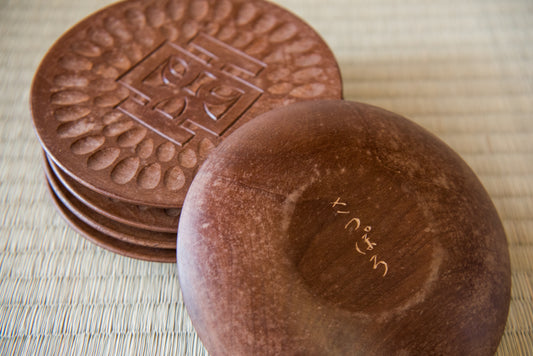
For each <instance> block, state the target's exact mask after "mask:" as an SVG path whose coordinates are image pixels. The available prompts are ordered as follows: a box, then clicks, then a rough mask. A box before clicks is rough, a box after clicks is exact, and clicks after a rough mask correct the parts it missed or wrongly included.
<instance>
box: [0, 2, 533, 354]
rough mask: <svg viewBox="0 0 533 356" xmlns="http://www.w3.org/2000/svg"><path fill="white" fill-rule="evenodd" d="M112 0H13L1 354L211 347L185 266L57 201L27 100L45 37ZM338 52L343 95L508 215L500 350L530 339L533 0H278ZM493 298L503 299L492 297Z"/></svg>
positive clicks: (2, 109)
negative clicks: (146, 251) (187, 290)
mask: <svg viewBox="0 0 533 356" xmlns="http://www.w3.org/2000/svg"><path fill="white" fill-rule="evenodd" d="M108 3H109V2H107V1H102V0H99V1H81V0H52V1H44V0H41V1H39V0H21V1H9V0H7V1H6V0H0V201H1V205H0V219H1V227H0V354H1V355H11V354H15V355H19V354H21V355H77V354H87V355H96V354H98V355H103V354H105V355H107V354H118V355H137V354H143V355H171V354H176V355H206V354H207V352H206V351H205V349H204V348H203V346H202V344H201V342H200V340H199V339H198V337H197V335H196V333H195V332H194V329H193V327H192V324H191V322H190V319H189V317H188V316H187V313H186V311H185V308H184V305H183V301H182V298H181V293H180V287H179V283H178V279H177V272H176V266H175V265H173V264H158V263H148V262H143V261H137V260H133V259H130V258H125V257H121V256H118V255H115V254H112V253H110V252H107V251H105V250H103V249H101V248H99V247H96V246H95V245H93V244H91V243H88V242H86V241H85V240H84V239H83V238H82V237H81V236H80V235H78V234H77V233H76V232H74V230H73V229H71V228H70V227H68V226H67V224H66V223H65V221H63V220H62V218H61V217H60V216H59V214H58V213H57V212H56V211H55V210H54V208H53V206H52V202H51V200H50V198H49V197H48V195H47V194H48V193H47V191H46V186H45V179H44V175H43V172H42V168H41V163H42V162H41V161H42V156H41V151H40V147H39V144H38V142H37V139H36V136H35V134H34V132H33V128H32V124H31V117H30V111H29V105H28V100H29V88H30V84H31V80H32V77H33V74H34V72H35V70H36V68H37V66H38V64H39V61H40V60H41V58H42V57H43V56H44V54H45V52H46V50H47V49H48V48H49V47H50V46H51V45H52V43H53V42H54V41H55V39H56V38H58V37H59V36H60V35H61V34H62V33H63V32H65V31H66V30H67V29H68V28H69V27H70V26H72V25H74V24H75V23H76V22H77V21H79V20H81V19H82V18H84V17H85V16H87V15H89V14H90V13H92V12H94V11H96V10H97V9H99V8H101V7H103V6H105V5H107V4H108ZM278 3H279V4H280V5H282V6H285V7H287V8H289V9H291V10H292V11H293V12H294V13H296V14H297V15H299V16H300V17H302V18H303V19H305V20H306V21H307V22H309V23H310V24H311V25H312V26H313V27H315V28H316V30H317V31H318V32H319V33H321V34H322V36H323V37H324V39H325V40H326V42H328V43H329V45H330V46H331V48H332V50H333V52H334V53H335V55H336V57H337V59H338V61H339V63H340V67H341V71H342V75H343V78H344V95H345V98H346V99H350V100H357V101H363V102H367V103H371V104H375V105H378V106H382V107H384V108H386V109H389V110H391V111H394V112H397V113H400V114H402V115H404V116H406V117H408V118H410V119H412V120H413V121H415V122H417V123H419V124H421V125H422V126H423V127H425V128H426V129H428V130H429V131H431V132H433V133H435V134H436V135H437V136H439V137H440V138H442V139H443V140H444V141H445V142H447V143H448V144H449V145H450V146H452V148H454V149H455V150H456V151H457V152H458V153H459V154H460V155H461V156H462V157H463V158H464V159H465V160H466V161H467V163H468V164H470V166H471V167H472V168H473V170H474V171H475V172H476V173H477V174H478V175H479V177H480V179H481V181H482V182H483V184H484V185H485V187H486V188H487V190H488V192H489V194H490V196H491V198H492V199H493V201H494V203H495V205H496V207H497V209H498V212H499V214H500V216H501V218H502V220H503V223H504V226H505V230H506V233H507V238H508V241H509V249H510V255H511V263H512V281H513V289H512V302H511V308H510V312H509V318H508V322H507V327H506V330H505V334H504V336H503V338H502V342H501V344H500V348H499V350H498V353H497V354H498V355H532V354H533V298H532V297H533V45H532V44H533V2H532V1H531V0H471V1H464V0H436V1H426V0H402V1H399V0H398V1H396V0H375V1H363V0H330V1H327V2H326V1H323V0H279V1H278ZM487 312H489V313H490V311H487Z"/></svg>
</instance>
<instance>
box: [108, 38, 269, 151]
mask: <svg viewBox="0 0 533 356" xmlns="http://www.w3.org/2000/svg"><path fill="white" fill-rule="evenodd" d="M189 48H190V49H191V50H192V51H187V50H186V49H184V48H182V47H180V46H178V45H177V44H174V43H171V42H168V41H165V42H164V43H163V44H161V45H160V46H159V47H158V48H157V49H156V50H154V51H153V52H151V53H150V54H149V55H148V56H146V57H145V58H144V59H143V60H142V61H141V62H139V63H138V64H137V65H136V66H135V67H133V68H132V69H131V70H130V71H128V72H127V73H125V74H124V75H123V76H121V77H120V78H119V79H118V81H119V83H121V84H122V85H124V86H125V87H126V88H128V89H129V90H130V91H131V92H132V93H133V95H130V96H129V97H128V98H127V99H126V100H125V101H123V102H122V103H121V104H120V105H119V106H118V109H119V110H121V111H122V112H124V113H125V114H127V115H129V116H130V117H131V118H133V119H135V120H137V121H138V122H139V123H141V124H143V125H145V126H147V127H149V128H150V129H152V130H154V131H155V132H157V133H158V134H159V135H161V136H163V137H165V138H166V139H168V140H170V141H172V142H174V143H176V144H177V145H179V146H184V145H185V144H186V143H187V142H188V141H189V140H191V139H192V137H193V136H194V134H195V132H194V129H192V128H193V127H199V128H201V129H203V130H205V131H207V132H208V133H210V134H212V135H215V136H220V135H222V134H223V133H224V132H225V131H226V130H227V129H228V128H229V127H230V126H231V124H233V123H234V122H235V121H236V120H237V119H238V118H239V117H240V116H241V115H242V114H243V113H244V112H245V111H246V110H247V109H248V108H249V107H250V106H251V105H252V104H253V103H254V102H255V101H256V100H257V99H258V98H259V96H260V95H261V93H262V90H261V89H259V88H257V87H255V86H254V85H252V84H251V83H249V82H247V81H246V80H245V76H256V75H257V74H258V73H259V72H260V71H261V70H262V69H263V68H264V67H266V64H264V63H262V62H260V61H258V60H256V59H255V58H252V57H250V56H248V55H246V54H245V53H243V52H241V51H239V50H237V49H234V48H232V47H230V46H228V45H226V44H225V43H223V42H221V41H219V40H217V39H215V38H213V37H210V36H208V35H205V34H203V33H201V34H199V35H198V36H197V37H195V38H194V39H193V40H192V41H191V42H190V43H189ZM193 51H194V52H193ZM195 53H196V54H198V55H196V54H195ZM200 56H202V57H200ZM230 70H231V72H230ZM232 72H233V73H237V74H233V73H232ZM238 74H241V77H239V76H238Z"/></svg>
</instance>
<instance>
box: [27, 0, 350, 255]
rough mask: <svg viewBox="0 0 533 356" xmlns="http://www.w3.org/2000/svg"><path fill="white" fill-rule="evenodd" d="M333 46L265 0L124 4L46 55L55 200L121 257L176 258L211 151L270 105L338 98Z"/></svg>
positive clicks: (39, 98)
mask: <svg viewBox="0 0 533 356" xmlns="http://www.w3.org/2000/svg"><path fill="white" fill-rule="evenodd" d="M341 92H342V88H341V80H340V73H339V69H338V65H337V63H336V61H335V58H334V57H333V54H332V53H331V51H330V50H329V48H328V47H327V45H326V44H325V43H324V41H323V40H322V39H321V38H320V37H319V36H318V35H317V34H316V33H315V31H314V30H313V29H312V28H311V27H309V26H308V25H306V24H305V23H304V22H302V21H301V20H300V19H298V18H297V17H295V16H294V15H292V14H291V13H290V12H288V11H286V10H284V9H282V8H280V7H278V6H276V5H273V4H271V3H267V2H264V1H259V0H258V1H251V2H250V1H242V0H232V1H228V0H215V1H209V2H208V1H198V0H197V1H192V0H179V1H172V0H170V1H157V0H154V1H126V2H122V3H118V4H116V5H113V6H110V7H108V8H106V9H104V10H102V11H100V12H98V13H96V14H94V15H92V16H90V17H88V18H87V19H85V20H83V21H82V22H80V23H79V24H77V25H76V26H74V27H73V28H72V29H71V30H70V31H68V32H67V33H66V34H64V35H63V36H62V37H61V38H60V39H59V40H58V41H57V42H56V43H55V44H54V46H53V47H52V48H51V49H50V50H49V52H48V53H47V54H46V56H45V57H44V59H43V61H42V63H41V65H40V67H39V69H38V71H37V73H36V75H35V79H34V83H33V87H32V92H31V95H32V98H31V106H32V113H33V120H34V124H35V128H36V131H37V134H38V136H39V138H40V140H41V144H42V146H43V149H44V151H45V168H46V176H47V179H48V183H49V185H50V187H51V192H52V196H53V198H54V201H55V203H56V205H57V207H58V208H59V210H60V211H61V213H62V214H63V216H64V217H65V218H66V219H67V220H68V222H69V223H70V224H71V225H72V226H73V227H74V228H76V229H77V230H78V231H79V232H80V233H81V234H82V235H84V236H85V237H86V238H88V239H90V240H91V241H93V242H95V243H97V244H98V245H100V246H102V247H104V248H107V249H109V250H112V251H114V252H117V253H121V254H123V255H127V256H131V257H134V258H141V259H147V260H151V261H161V262H175V261H176V255H175V249H176V231H177V227H178V221H179V215H180V209H181V207H182V204H183V200H184V198H185V194H186V193H187V189H188V187H189V185H190V183H191V181H192V179H193V177H194V175H195V173H196V171H197V170H198V168H199V166H200V165H201V163H202V162H203V161H204V160H205V158H206V157H207V155H208V153H209V151H210V150H211V149H212V148H214V147H215V146H217V145H218V144H219V143H220V141H221V140H223V139H224V138H225V137H226V136H228V135H229V134H231V132H233V131H234V130H235V129H237V128H238V127H239V126H241V125H242V124H244V123H245V122H247V121H249V120H251V119H252V118H254V117H256V116H257V115H259V114H261V113H263V112H266V111H269V110H271V109H273V108H275V107H279V106H284V105H287V104H290V103H293V102H296V101H303V100H311V99H326V98H329V99H340V98H341Z"/></svg>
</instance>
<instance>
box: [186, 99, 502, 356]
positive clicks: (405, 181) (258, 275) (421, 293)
mask: <svg viewBox="0 0 533 356" xmlns="http://www.w3.org/2000/svg"><path fill="white" fill-rule="evenodd" d="M178 236H179V239H178V269H179V278H180V284H181V288H182V292H183V297H184V300H185V303H186V306H187V310H188V312H189V315H190V317H191V319H192V321H193V324H194V326H195V328H196V330H197V332H198V334H199V335H200V337H201V338H202V340H203V342H204V344H205V345H206V347H207V349H208V350H209V351H210V352H211V353H212V354H213V355H325V354H331V355H413V354H416V355H491V354H493V353H494V352H495V350H496V348H497V346H498V343H499V340H500V337H501V335H502V332H503V328H504V326H505V321H506V317H507V311H508V306H509V299H510V265H509V255H508V250H507V243H506V238H505V234H504V231H503V228H502V225H501V222H500V219H499V218H498V215H497V212H496V210H495V208H494V206H493V204H492V202H491V200H490V198H489V196H488V194H487V193H486V191H485V190H484V188H483V187H482V185H481V184H480V182H479V180H478V179H477V178H476V176H475V175H474V173H473V172H472V170H471V169H470V168H469V167H468V166H467V165H466V164H465V163H464V162H463V161H462V160H461V158H460V157H459V156H458V155H457V154H456V153H454V152H453V151H452V150H451V149H450V148H449V147H448V146H446V145H445V144H444V143H443V142H441V141H440V140H439V139H437V138H436V137H435V136H433V135H432V134H430V133H428V132H427V131H425V130H424V129H422V128H421V127H419V126H417V125H416V124H414V123H412V122H410V121H408V120H406V119H404V118H403V117H400V116H399V115H396V114H393V113H390V112H388V111H385V110H382V109H379V108H376V107H372V106H368V105H364V104H358V103H351V102H342V101H317V102H308V103H301V104H295V105H292V106H289V107H286V108H282V109H279V110H275V111H272V112H269V113H266V114H264V115H262V116H260V117H259V118H257V119H256V120H254V121H252V122H250V123H248V124H247V125H245V126H244V127H242V128H241V129H240V130H238V131H237V132H235V133H234V134H233V135H232V136H231V137H229V138H228V139H227V140H226V141H225V142H224V143H223V144H222V145H221V146H219V147H218V149H217V150H216V151H215V152H214V153H213V154H212V155H211V156H210V158H209V159H208V161H207V162H206V163H205V164H204V166H203V167H202V169H201V170H200V172H199V173H198V175H197V176H196V178H195V181H194V183H193V184H192V186H191V189H190V190H189V193H188V196H187V198H186V200H185V203H184V207H183V210H182V215H181V221H180V226H179V231H178Z"/></svg>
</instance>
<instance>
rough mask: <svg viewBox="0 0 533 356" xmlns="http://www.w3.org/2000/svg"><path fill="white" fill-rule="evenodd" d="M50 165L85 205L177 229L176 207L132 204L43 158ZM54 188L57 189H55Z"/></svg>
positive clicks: (132, 221) (136, 223) (134, 222)
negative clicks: (99, 190)
mask: <svg viewBox="0 0 533 356" xmlns="http://www.w3.org/2000/svg"><path fill="white" fill-rule="evenodd" d="M48 164H49V165H50V166H51V167H50V168H51V169H52V170H53V174H54V176H55V177H56V178H57V180H58V181H59V182H60V184H61V185H62V186H64V187H65V188H66V189H67V190H68V191H69V192H70V194H72V195H73V196H75V197H76V199H77V200H79V201H81V202H82V203H83V204H85V205H86V206H87V207H89V208H91V209H92V210H94V211H95V212H97V213H99V214H101V215H104V216H106V217H108V218H109V219H112V220H115V221H118V222H120V223H123V224H126V225H129V226H133V227H137V228H139V229H146V230H150V231H159V232H169V233H175V232H176V231H177V230H178V222H179V214H180V209H179V208H167V209H163V208H155V207H150V206H145V205H134V204H128V203H124V202H121V201H119V200H116V199H112V198H107V197H105V196H103V195H101V194H98V193H95V192H93V191H92V190H90V189H87V188H86V187H84V186H83V185H81V184H79V183H77V182H76V181H75V180H73V179H72V178H70V176H68V175H67V174H65V173H64V172H63V171H61V169H59V167H57V166H56V165H54V164H53V162H49V161H48V160H47V159H45V167H46V165H48ZM55 190H57V189H55Z"/></svg>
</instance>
